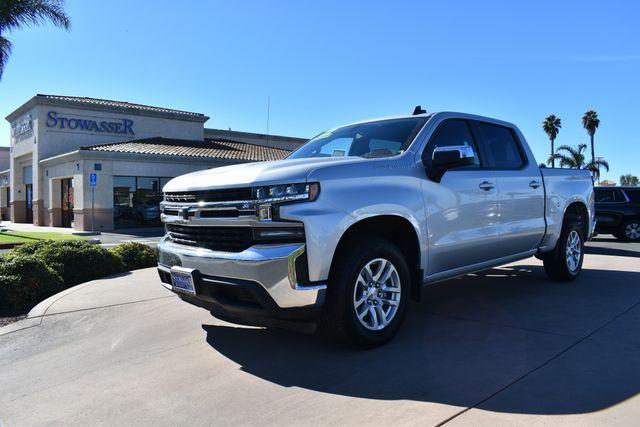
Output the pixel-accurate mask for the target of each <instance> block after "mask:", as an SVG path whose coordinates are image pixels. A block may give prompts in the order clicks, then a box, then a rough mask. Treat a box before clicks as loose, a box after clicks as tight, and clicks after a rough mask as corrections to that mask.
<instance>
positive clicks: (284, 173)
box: [162, 157, 366, 192]
mask: <svg viewBox="0 0 640 427" xmlns="http://www.w3.org/2000/svg"><path fill="white" fill-rule="evenodd" d="M362 161H366V159H363V158H360V157H318V158H307V159H284V160H278V161H273V162H256V163H242V164H239V165H232V166H223V167H218V168H213V169H207V170H203V171H198V172H192V173H188V174H186V175H182V176H179V177H177V178H174V179H172V180H171V181H169V182H168V183H167V184H166V185H165V186H164V188H163V189H162V191H163V192H173V191H198V190H211V189H218V188H234V187H257V186H261V185H274V184H291V183H296V182H306V181H307V177H308V176H309V174H310V173H311V172H312V171H314V170H316V169H318V168H324V167H329V166H332V165H335V164H347V163H356V162H362Z"/></svg>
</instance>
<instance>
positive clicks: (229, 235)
mask: <svg viewBox="0 0 640 427" xmlns="http://www.w3.org/2000/svg"><path fill="white" fill-rule="evenodd" d="M167 232H168V233H169V237H170V238H171V240H173V241H174V242H176V243H180V244H182V245H189V246H197V247H200V248H206V249H211V250H213V251H223V252H242V251H244V250H245V249H248V248H250V247H251V246H252V245H253V232H252V230H251V227H189V226H184V225H175V224H167Z"/></svg>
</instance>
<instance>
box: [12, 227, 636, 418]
mask: <svg viewBox="0 0 640 427" xmlns="http://www.w3.org/2000/svg"><path fill="white" fill-rule="evenodd" d="M589 252H590V254H589V255H587V257H586V259H585V265H584V268H585V270H584V272H583V275H582V276H581V278H580V279H579V280H578V281H576V282H574V283H570V284H559V283H553V282H550V281H548V280H547V279H546V277H545V275H544V272H543V270H542V267H541V264H540V262H539V261H538V260H536V259H533V258H532V259H530V260H526V261H523V262H519V263H516V264H512V265H510V266H508V267H505V268H498V269H492V270H489V271H486V272H483V273H481V274H477V275H470V276H467V277H465V278H461V279H456V280H451V281H449V282H446V283H442V284H438V285H434V286H433V287H431V288H428V289H426V290H425V295H424V299H423V302H421V303H419V304H415V305H414V306H413V309H412V310H411V313H410V315H409V317H408V319H407V322H406V324H405V326H404V328H403V329H402V331H401V332H400V334H399V335H398V336H397V338H396V339H395V340H394V341H393V342H392V343H390V344H389V345H387V346H385V347H382V348H378V349H375V350H371V351H366V352H356V351H352V350H348V349H344V348H338V347H334V346H331V345H328V344H326V343H324V342H323V341H321V340H319V339H318V338H317V337H315V336H313V335H305V334H300V333H294V332H287V331H273V330H265V329H260V328H248V327H238V326H236V325H231V324H228V323H224V322H222V321H219V320H217V319H214V318H212V317H210V315H209V314H208V313H207V312H206V311H204V310H201V309H198V308H196V307H192V306H190V305H187V304H185V303H182V302H181V301H180V300H179V299H178V298H177V297H175V296H173V295H172V294H171V293H170V292H168V291H166V290H165V289H164V288H162V286H160V285H159V283H158V280H157V278H156V273H155V271H154V270H153V269H148V270H141V271H137V272H134V273H131V274H127V275H123V276H120V277H116V278H111V279H106V280H98V281H95V282H90V283H88V284H83V285H80V286H78V287H76V288H72V289H71V290H69V291H67V292H66V293H64V294H62V295H57V296H55V297H54V298H53V299H51V300H50V301H48V302H47V303H46V304H44V305H43V306H41V307H40V308H39V309H38V311H39V313H40V315H41V316H40V317H35V318H31V319H27V320H24V321H21V322H18V323H16V324H13V325H10V326H8V327H5V328H3V329H0V424H2V425H3V426H14V425H15V426H18V425H20V426H22V425H41V424H65V425H95V424H111V425H137V424H146V425H151V424H154V425H176V424H195V425H202V424H225V425H227V424H253V425H257V424H261V425H262V424H270V425H275V424H280V425H282V424H284V425H312V424H349V425H354V424H373V425H382V424H385V425H389V424H396V425H398V424H400V425H405V424H414V425H436V424H439V423H444V422H449V423H450V424H451V425H469V424H472V425H476V424H484V425H496V424H508V425H510V424H525V423H526V424H530V423H535V424H550V423H554V424H555V423H564V424H573V425H584V424H605V423H606V424H633V423H637V420H639V419H640V398H639V397H638V396H637V394H638V392H639V391H640V280H639V279H640V258H638V256H639V255H640V245H638V244H618V243H615V242H610V241H608V240H607V239H599V240H598V241H596V242H594V243H590V247H589Z"/></svg>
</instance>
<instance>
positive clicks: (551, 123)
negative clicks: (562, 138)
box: [542, 114, 562, 168]
mask: <svg viewBox="0 0 640 427" xmlns="http://www.w3.org/2000/svg"><path fill="white" fill-rule="evenodd" d="M561 127H562V120H560V118H558V117H556V116H555V115H553V114H551V115H549V116H548V117H547V118H546V119H544V122H542V129H544V131H545V133H546V134H547V135H548V136H549V140H550V141H551V167H552V168H555V167H556V163H555V159H554V158H553V153H555V150H554V148H553V144H554V142H555V140H556V138H557V137H558V132H560V128H561Z"/></svg>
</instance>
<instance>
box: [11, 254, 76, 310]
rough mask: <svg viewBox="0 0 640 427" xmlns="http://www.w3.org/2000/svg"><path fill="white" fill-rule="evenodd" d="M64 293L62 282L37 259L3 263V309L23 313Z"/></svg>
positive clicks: (56, 274) (22, 259)
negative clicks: (46, 299)
mask: <svg viewBox="0 0 640 427" xmlns="http://www.w3.org/2000/svg"><path fill="white" fill-rule="evenodd" d="M62 289H64V284H63V282H62V278H61V277H60V275H59V274H58V273H56V272H55V271H53V270H52V269H51V268H49V267H47V266H46V265H45V263H44V262H42V260H40V259H38V258H36V257H35V256H29V255H28V256H23V255H21V256H11V257H5V258H4V259H3V260H2V262H1V263H0V307H6V308H11V309H15V310H23V309H27V308H30V307H31V306H32V305H33V304H35V303H37V302H39V301H42V300H43V299H45V298H48V297H50V296H51V295H53V294H55V293H56V292H59V291H61V290H62Z"/></svg>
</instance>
